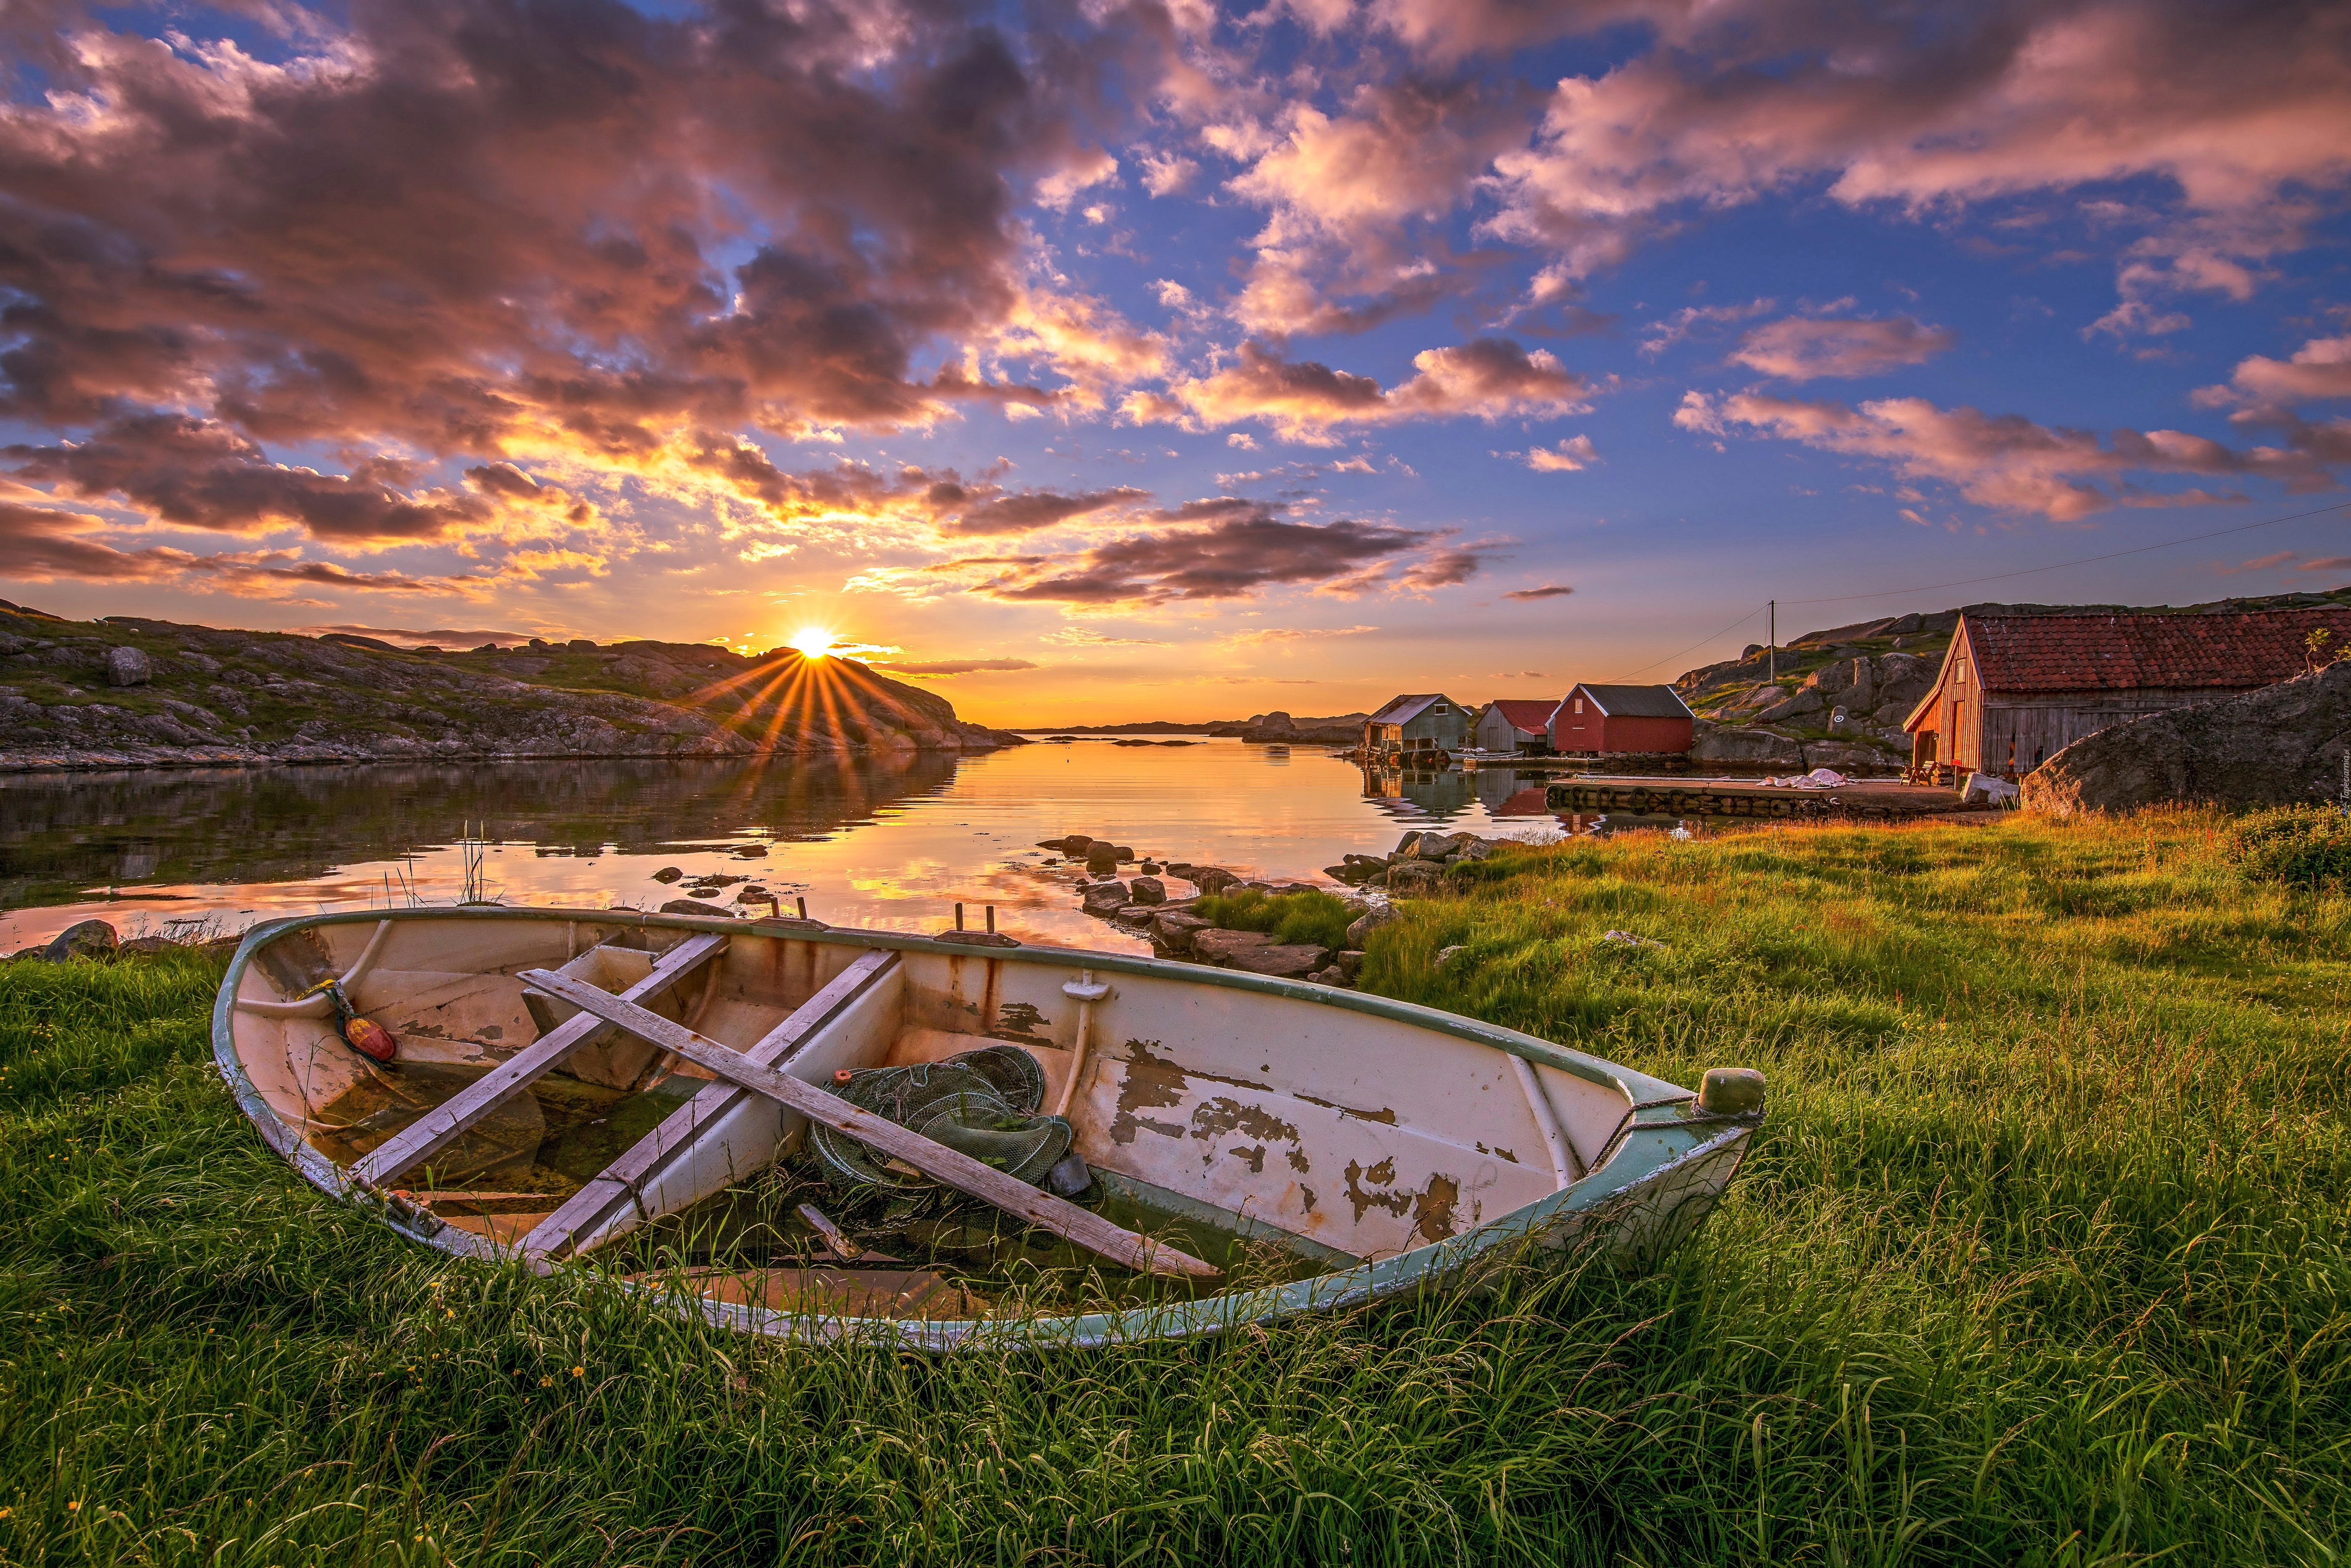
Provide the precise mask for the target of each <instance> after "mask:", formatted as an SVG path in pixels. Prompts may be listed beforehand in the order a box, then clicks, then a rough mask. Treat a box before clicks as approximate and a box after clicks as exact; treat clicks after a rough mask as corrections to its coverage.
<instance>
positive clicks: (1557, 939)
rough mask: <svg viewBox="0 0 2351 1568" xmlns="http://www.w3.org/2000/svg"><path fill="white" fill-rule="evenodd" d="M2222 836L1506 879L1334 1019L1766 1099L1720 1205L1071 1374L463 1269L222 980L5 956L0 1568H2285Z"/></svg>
mask: <svg viewBox="0 0 2351 1568" xmlns="http://www.w3.org/2000/svg"><path fill="white" fill-rule="evenodd" d="M2236 844H2237V838H2236V827H2235V824H2232V823H2231V822H2230V821H2226V820H2225V819H2221V818H2219V817H2215V816H2210V815H2201V814H2190V813H2158V814H2153V815H2147V816H2140V817H2135V818H2124V819H2106V820H2097V821H2081V822H2074V823H2052V822H2049V821H2042V820H2034V819H2011V820H2008V821H2002V822H2001V824H2000V825H1998V826H1991V827H1979V828H1961V827H1951V826H1928V827H1917V828H1903V829H1883V828H1880V829H1859V828H1853V829H1835V828H1829V829H1818V828H1805V829H1767V830H1763V831H1755V832H1751V833H1746V834H1740V835H1735V836H1729V837H1723V838H1718V839H1706V840H1699V841H1692V842H1687V843H1677V842H1674V841H1670V840H1666V839H1663V838H1660V837H1656V836H1640V835H1634V836H1628V837H1625V838H1620V839H1616V840H1613V841H1605V842H1599V841H1585V840H1578V841H1573V842H1571V843H1567V844H1563V845H1561V846H1558V847H1556V848H1552V849H1546V850H1519V849H1513V850H1507V851H1505V852H1502V853H1500V854H1498V855H1496V856H1495V857H1494V858H1492V859H1490V860H1489V861H1486V862H1480V863H1479V864H1478V865H1476V866H1474V867H1471V868H1468V870H1466V871H1464V872H1462V873H1458V874H1455V875H1452V876H1450V877H1448V879H1447V886H1446V888H1445V889H1444V890H1443V891H1442V892H1441V893H1439V894H1437V895H1436V896H1431V897H1428V898H1424V899H1414V900H1409V901H1407V902H1406V904H1405V911H1406V913H1405V918H1404V919H1403V920H1402V921H1400V922H1398V923H1396V924H1395V925H1390V926H1388V927H1385V928H1384V929H1383V930H1382V931H1380V932H1378V933H1377V934H1375V935H1374V937H1373V939H1372V943H1371V952H1370V956H1369V959H1368V962H1367V964H1366V967H1365V970H1364V983H1365V985H1366V987H1367V988H1372V989H1376V990H1380V991H1384V992H1386V993H1387V994H1390V995H1395V996H1400V997H1405V998H1409V999H1412V1000H1416V1001H1423V1002H1428V1003H1433V1004H1435V1005H1437V1006H1440V1007H1445V1008H1449V1009H1457V1010H1460V1011H1465V1012H1469V1013H1474V1014H1477V1015H1479V1016H1482V1017H1487V1018H1490V1019H1496V1020H1497V1021H1499V1022H1503V1023H1507V1024H1510V1025H1514V1026H1517V1027H1519V1028H1522V1029H1527V1030H1532V1031H1534V1032H1536V1033H1539V1034H1542V1035H1545V1036H1548V1037H1549V1038H1551V1039H1553V1040H1561V1041H1563V1042H1565V1043H1568V1044H1570V1045H1573V1046H1577V1047H1581V1048H1583V1049H1585V1050H1590V1051H1598V1052H1601V1053H1603V1054H1604V1055H1606V1056H1608V1057H1611V1058H1613V1059H1615V1060H1618V1061H1625V1062H1627V1063H1630V1064H1632V1065H1634V1066H1636V1067H1638V1068H1641V1069H1643V1070H1645V1071H1650V1072H1655V1073H1658V1074H1661V1075H1663V1076H1665V1077H1667V1078H1669V1079H1672V1080H1674V1081H1677V1082H1693V1081H1694V1080H1695V1079H1696V1078H1697V1076H1698V1074H1699V1073H1700V1072H1701V1071H1703V1070H1704V1069H1705V1068H1707V1067H1708V1066H1712V1065H1717V1064H1740V1065H1746V1066H1752V1067H1758V1068H1761V1069H1762V1070H1763V1071H1764V1072H1765V1073H1766V1074H1768V1075H1769V1078H1770V1081H1771V1101H1770V1106H1769V1117H1768V1120H1767V1122H1766V1124H1765V1125H1764V1127H1763V1129H1762V1131H1761V1134H1759V1136H1758V1139H1757V1142H1756V1145H1755V1146H1754V1150H1753V1153H1752V1155H1751V1156H1750V1159H1749V1161H1748V1163H1747V1166H1746V1168H1745V1169H1744V1171H1743V1172H1742V1173H1741V1175H1740V1177H1739V1179H1738V1181H1737V1182H1736V1184H1735V1185H1734V1186H1733V1187H1732V1189H1731V1191H1730V1194H1729V1197H1728V1199H1727V1201H1726V1203H1725V1205H1724V1207H1722V1208H1721V1209H1720V1210H1719V1211H1718V1212H1717V1213H1716V1214H1715V1216H1714V1217H1713V1218H1711V1219H1710V1220H1709V1221H1708V1224H1707V1225H1706V1227H1705V1228H1704V1229H1702V1230H1701V1231H1700V1232H1699V1233H1698V1236H1697V1238H1696V1239H1695V1240H1694V1242H1693V1243H1692V1244H1691V1245H1689V1246H1688V1247H1687V1248H1686V1249H1683V1250H1682V1251H1680V1252H1679V1253H1677V1254H1676V1255H1675V1256H1673V1257H1672V1258H1671V1259H1670V1260H1668V1261H1667V1263H1666V1264H1665V1265H1664V1266H1663V1267H1662V1268H1660V1269H1658V1270H1656V1271H1653V1272H1629V1273H1625V1272H1618V1271H1616V1270H1615V1269H1614V1267H1613V1266H1612V1265H1611V1264H1609V1263H1608V1262H1607V1261H1606V1260H1604V1259H1599V1258H1592V1259H1586V1260H1582V1261H1581V1262H1580V1263H1576V1264H1573V1265H1571V1266H1570V1267H1569V1268H1568V1269H1567V1270H1565V1271H1564V1272H1561V1273H1557V1274H1536V1273H1528V1274H1523V1275H1518V1276H1513V1277H1509V1278H1506V1279H1505V1280H1503V1281H1501V1283H1500V1287H1499V1290H1498V1291H1496V1292H1495V1293H1493V1294H1490V1295H1469V1294H1466V1293H1463V1292H1459V1291H1432V1292H1430V1293H1428V1294H1426V1295H1425V1296H1423V1297H1421V1298H1419V1299H1417V1300H1413V1301H1405V1302H1402V1303H1399V1304H1396V1305H1395V1306H1392V1307H1389V1308H1386V1309H1384V1310H1376V1311H1359V1312H1348V1313H1343V1314H1340V1315H1337V1316H1332V1317H1327V1318H1318V1319H1311V1320H1305V1321H1301V1322H1291V1323H1288V1324H1283V1325H1278V1326H1276V1327H1273V1328H1271V1329H1270V1330H1264V1331H1247V1332H1241V1333H1234V1334H1231V1335H1229V1336H1227V1337H1224V1338H1219V1339H1213V1340H1208V1341H1204V1342H1200V1343H1186V1344H1160V1345H1139V1346H1134V1347H1130V1348H1126V1349H1120V1350H1113V1351H1108V1352H1102V1353H1084V1354H1049V1355H1039V1354H1019V1355H987V1354H977V1355H968V1356H958V1357H955V1358H950V1359H944V1360H935V1361H934V1360H928V1359H925V1358H923V1357H920V1356H916V1355H910V1354H901V1353H896V1352H892V1351H883V1350H876V1349H860V1348H855V1347H851V1346H831V1347H799V1346H782V1345H776V1344H770V1343H753V1342H748V1341H746V1340H743V1339H739V1338H737V1337H735V1336H732V1335H730V1334H727V1333H724V1332H721V1331H718V1330H716V1329H713V1328H711V1327H709V1326H708V1325H706V1324H703V1323H700V1322H681V1321H676V1320H674V1319H671V1318H669V1317H666V1316H664V1315H662V1314H661V1313H660V1312H656V1311H654V1310H652V1309H650V1308H648V1307H647V1306H645V1305H644V1304H643V1301H641V1300H632V1299H624V1298H622V1297H621V1296H619V1295H618V1294H616V1293H614V1292H611V1291H606V1290H603V1289H600V1288H599V1287H598V1285H597V1284H596V1283H595V1282H594V1281H593V1280H592V1279H591V1278H589V1277H585V1276H582V1275H580V1274H577V1273H569V1272H567V1273H563V1274H559V1275H557V1276H555V1277H551V1278H545V1279H542V1278H538V1277H537V1276H534V1275H532V1274H530V1273H528V1271H526V1270H520V1269H509V1270H497V1269H491V1268H486V1267H480V1266H473V1265H461V1264H457V1263H454V1262H452V1261H450V1260H448V1259H446V1258H444V1257H441V1256H439V1255H436V1254H433V1253H430V1252H427V1251H425V1250H423V1249H419V1248H415V1247H413V1246H410V1245H408V1244H405V1243H403V1242H401V1241H399V1240H398V1239H395V1238H394V1237H392V1235H391V1234H390V1233H389V1232H388V1231H385V1230H383V1229H382V1228H380V1227H378V1226H376V1225H374V1224H372V1223H371V1222H370V1221H369V1220H367V1219H366V1218H364V1217H362V1216H361V1215H360V1214H358V1213H356V1212H353V1211H351V1210H348V1209H345V1208H342V1207H339V1206H337V1205H336V1204H334V1203H331V1202H329V1201H328V1200H326V1199H324V1198H323V1197H320V1196H319V1195H318V1194H317V1193H316V1192H314V1191H313V1190H311V1189H310V1188H309V1187H308V1186H305V1185H304V1184H302V1183H301V1182H300V1181H299V1180H298V1179H297V1178H296V1176H294V1174H293V1173H292V1171H290V1170H289V1169H287V1167H286V1166H285V1165H284V1164H283V1163H282V1162H281V1161H279V1160H278V1159H277V1157H276V1156H275V1155H272V1154H270V1153H269V1152H268V1150H267V1149H266V1147H265V1146H264V1145H262V1143H261V1140H260V1139H259V1137H258V1136H256V1134H254V1132H253V1131H252V1129H251V1128H250V1127H249V1126H248V1125H247V1124H246V1123H245V1121H244V1120H243V1118H242V1117H241V1116H240V1115H239V1114H238V1113H237V1111H236V1109H235V1105H234V1104H233V1103H232V1102H231V1101H230V1099H229V1097H228V1095H227V1093H226V1092H225V1090H224V1089H223V1088H222V1086H221V1083H220V1082H219V1080H218V1078H217V1077H216V1075H215V1074H214V1072H213V1071H212V1069H211V1066H210V1063H209V1061H208V1059H207V1054H206V1045H205V1017H206V1013H207V1010H208V1009H209V1007H210V1004H211V998H212V991H213V988H214V985H215V984H216V983H217V978H218V974H219V969H218V966H217V963H216V962H213V961H207V960H206V959H204V957H202V956H198V955H195V954H192V953H191V954H183V955H174V956H167V957H164V958H161V959H156V960H149V961H144V962H140V963H132V962H121V963H117V964H113V965H103V964H95V963H88V962H79V963H75V964H71V965H66V966H47V965H32V964H17V965H14V966H10V967H7V968H6V969H5V971H0V973H5V980H0V1193H5V1195H6V1196H5V1199H0V1410H5V1411H6V1412H8V1416H9V1418H8V1419H6V1420H5V1421H0V1510H5V1513H0V1561H6V1562H12V1563H14V1562H21V1563H46V1562H90V1563H152V1564H170V1565H177V1564H196V1563H205V1564H214V1563H219V1564H232V1563H234V1564H246V1563H306V1564H308V1563H337V1564H349V1565H350V1568H375V1565H378V1564H385V1565H389V1564H410V1563H414V1564H427V1563H430V1564H441V1563H466V1564H507V1563H512V1564H526V1563H528V1564H534V1565H535V1564H541V1563H555V1564H575V1563H576V1564H580V1565H581V1568H588V1565H590V1564H603V1563H612V1564H617V1563H664V1564H683V1563H705V1564H737V1563H743V1564H749V1563H761V1564H765V1563H795V1564H807V1565H810V1568H823V1565H831V1564H850V1563H893V1564H896V1563H904V1564H916V1565H929V1564H948V1563H958V1564H959V1563H1002V1564H1014V1563H1066V1564H1111V1563H1268V1564H1275V1563H1279V1564H1284V1565H1288V1564H1293V1563H1310V1564H1332V1565H1337V1564H1345V1565H1348V1568H1358V1565H1360V1568H1370V1565H1373V1564H1391V1563H1393V1564H1405V1563H1412V1564H1418V1563H1481V1564H1482V1563H1503V1564H1538V1563H1540V1564H1544V1565H1546V1568H1548V1565H1551V1564H1593V1565H1595V1568H1597V1565H1603V1564H1605V1565H1608V1568H1627V1565H1647V1568H1667V1565H1679V1564H1684V1563H1820V1564H1823V1565H1827V1564H1834V1563H1850V1564H1858V1563H1871V1564H1889V1565H1890V1564H1907V1563H1918V1564H1928V1563H1983V1564H2077V1565H2082V1568H2088V1565H2091V1564H2111V1565H2119V1564H2125V1563H2150V1562H2161V1563H2196V1564H2199V1568H2202V1565H2207V1564H2293V1563H2309V1564H2318V1563H2331V1562H2335V1561H2338V1560H2339V1558H2340V1556H2341V1554H2342V1552H2343V1550H2344V1548H2345V1545H2346V1542H2351V1464H2346V1456H2351V1224H2346V1215H2351V1130H2346V1129H2351V1116H2346V1111H2351V1104H2346V1094H2351V1089H2346V1085H2351V1071H2346V1069H2351V1040H2346V1031H2345V1026H2344V1022H2343V1020H2344V1019H2345V1018H2346V1015H2351V960H2346V956H2345V954H2346V951H2351V946H2346V944H2347V943H2351V897H2346V895H2345V894H2343V893H2341V892H2340V891H2335V890H2333V889H2334V888H2335V887H2337V886H2339V883H2330V882H2328V881H2326V880H2325V879H2321V880H2320V881H2319V883H2317V885H2316V886H2315V887H2312V886H2304V885H2299V884H2296V883H2290V882H2283V881H2278V880H2273V878H2272V877H2271V876H2270V875H2269V874H2267V873H2269V872H2270V871H2271V870H2273V869H2275V868H2273V867H2272V866H2271V865H2270V863H2269V862H2266V861H2262V860H2260V859H2259V858H2258V857H2256V859H2255V860H2254V861H2253V862H2252V863H2250V864H2241V863H2240V862H2239V861H2238V860H2237V859H2236V858H2235V856H2234V853H2233V852H2234V851H2235V848H2236ZM1611 930H1629V931H1632V932H1634V933H1635V934H1637V935H1639V936H1644V937H1646V938H1649V939H1650V940H1651V941H1654V942H1656V943H1659V944H1662V946H1656V947H1648V946H1627V945H1625V944H1623V943H1616V942H1608V941H1604V939H1603V938H1604V933H1606V932H1608V931H1611ZM1447 948H1458V949H1459V951H1458V952H1455V953H1453V954H1451V955H1450V956H1448V957H1447V958H1446V959H1445V960H1444V961H1442V962H1440V961H1438V957H1437V955H1438V954H1440V953H1441V952H1443V951H1444V950H1445V949H1447Z"/></svg>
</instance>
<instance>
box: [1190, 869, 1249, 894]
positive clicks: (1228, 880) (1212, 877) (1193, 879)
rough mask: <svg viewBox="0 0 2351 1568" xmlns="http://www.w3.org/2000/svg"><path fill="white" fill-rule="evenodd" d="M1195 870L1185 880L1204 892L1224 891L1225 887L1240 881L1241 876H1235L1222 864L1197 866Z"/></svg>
mask: <svg viewBox="0 0 2351 1568" xmlns="http://www.w3.org/2000/svg"><path fill="white" fill-rule="evenodd" d="M1193 870H1194V874H1193V875H1191V876H1188V877H1186V878H1185V880H1186V882H1188V883H1191V884H1192V885H1193V886H1194V887H1196V888H1198V889H1199V890H1200V891H1201V892H1202V893H1222V892H1224V891H1225V889H1227V888H1228V887H1230V886H1232V885H1233V884H1234V883H1237V882H1238V881H1240V878H1239V877H1237V876H1235V875H1234V874H1233V873H1231V872H1228V871H1227V870H1225V869H1224V868H1223V867H1222V866H1213V865H1204V866H1196V867H1194V868H1193Z"/></svg>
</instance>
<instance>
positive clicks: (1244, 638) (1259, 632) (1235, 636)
mask: <svg viewBox="0 0 2351 1568" xmlns="http://www.w3.org/2000/svg"><path fill="white" fill-rule="evenodd" d="M1379 630H1380V628H1379V627H1377V626H1258V627H1252V628H1249V629H1247V630H1244V631H1239V632H1233V633H1231V634H1230V635H1229V636H1228V637H1227V638H1226V639H1225V640H1226V641H1227V642H1228V643H1242V644H1245V645H1249V646H1256V645H1259V644H1263V643H1306V642H1316V641H1320V640H1321V639H1322V638H1325V637H1364V636H1369V635H1371V634H1372V633H1373V632H1377V631H1379Z"/></svg>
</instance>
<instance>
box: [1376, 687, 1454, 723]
mask: <svg viewBox="0 0 2351 1568" xmlns="http://www.w3.org/2000/svg"><path fill="white" fill-rule="evenodd" d="M1451 700H1452V699H1451V698H1449V697H1447V695H1445V694H1444V693H1443V692H1422V693H1420V694H1418V695H1406V696H1400V697H1390V698H1389V699H1388V706H1385V707H1384V708H1382V709H1380V711H1379V712H1377V713H1375V714H1374V715H1372V716H1371V718H1370V719H1369V720H1368V721H1367V722H1369V723H1372V724H1410V723H1411V722H1412V721H1413V720H1414V719H1416V718H1418V717H1419V716H1420V712H1421V709H1423V708H1425V707H1426V706H1428V705H1429V704H1431V703H1441V702H1449V701H1451Z"/></svg>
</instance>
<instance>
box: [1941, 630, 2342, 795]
mask: <svg viewBox="0 0 2351 1568" xmlns="http://www.w3.org/2000/svg"><path fill="white" fill-rule="evenodd" d="M2322 631H2323V632H2326V633H2327V635H2328V637H2329V639H2330V640H2331V641H2330V643H2329V650H2330V651H2331V650H2332V649H2334V648H2340V647H2342V646H2344V645H2345V643H2346V641H2351V610H2259V611H2241V612H2223V613H2185V614H2162V613H2140V614H2114V613H2095V614H2073V615H2066V614H2059V615H1980V616H1979V615H1962V616H1960V617H1959V625H1958V626H1957V627H1956V628H1955V629H1954V630H1953V632H1952V633H1951V646H1950V649H1949V652H1948V653H1945V655H1944V657H1943V667H1942V669H1941V671H1940V672H1939V673H1938V675H1937V677H1936V681H1935V687H1934V689H1933V690H1932V691H1930V692H1928V694H1927V695H1926V696H1925V697H1923V698H1921V699H1920V701H1919V703H1918V706H1917V708H1915V709H1913V710H1912V712H1911V714H1910V716H1909V718H1908V719H1907V720H1906V721H1905V722H1904V724H1903V727H1904V728H1905V729H1907V730H1908V731H1909V732H1910V761H1911V777H1912V778H1914V779H1929V778H1933V779H1959V778H1961V777H1964V776H1965V775H1967V774H1969V773H1996V774H2001V775H2003V776H2005V777H2008V778H2011V779H2013V778H2017V777H2020V776H2021V775H2023V774H2026V773H2030V772H2032V770H2033V769H2034V768H2038V767H2040V766H2041V765H2042V764H2043V762H2046V761H2047V760H2048V759H2049V758H2052V757H2053V756H2055V755H2056V754H2057V753H2058V752H2060V751H2062V750H2064V748H2065V747H2068V746H2071V745H2072V744H2074V742H2075V741H2077V740H2080V739H2081V738H2083V737H2085V736H2088V735H2094V734H2095V733H2096V732H2097V731H2099V730H2102V729H2105V728H2106V727H2108V726H2110V725H2116V724H2120V723H2122V722H2123V721H2124V720H2126V719H2132V718H2137V717H2138V716H2141V715H2142V714H2150V713H2161V712H2163V711H2164V710H2166V709H2168V708H2176V707H2185V706H2189V704H2191V703H2203V702H2214V701H2217V700H2219V699H2220V698H2222V697H2227V696H2233V695H2236V694H2238V693H2240V692H2247V691H2252V690H2254V689H2255V688H2257V687H2261V686H2266V685H2274V684H2276V683H2277V682H2279V681H2283V680H2288V679H2291V678H2292V677H2294V676H2295V675H2299V674H2303V673H2304V671H2305V670H2307V669H2308V668H2309V667H2310V659H2311V653H2310V648H2309V640H2310V636H2311V633H2312V632H2322Z"/></svg>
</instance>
